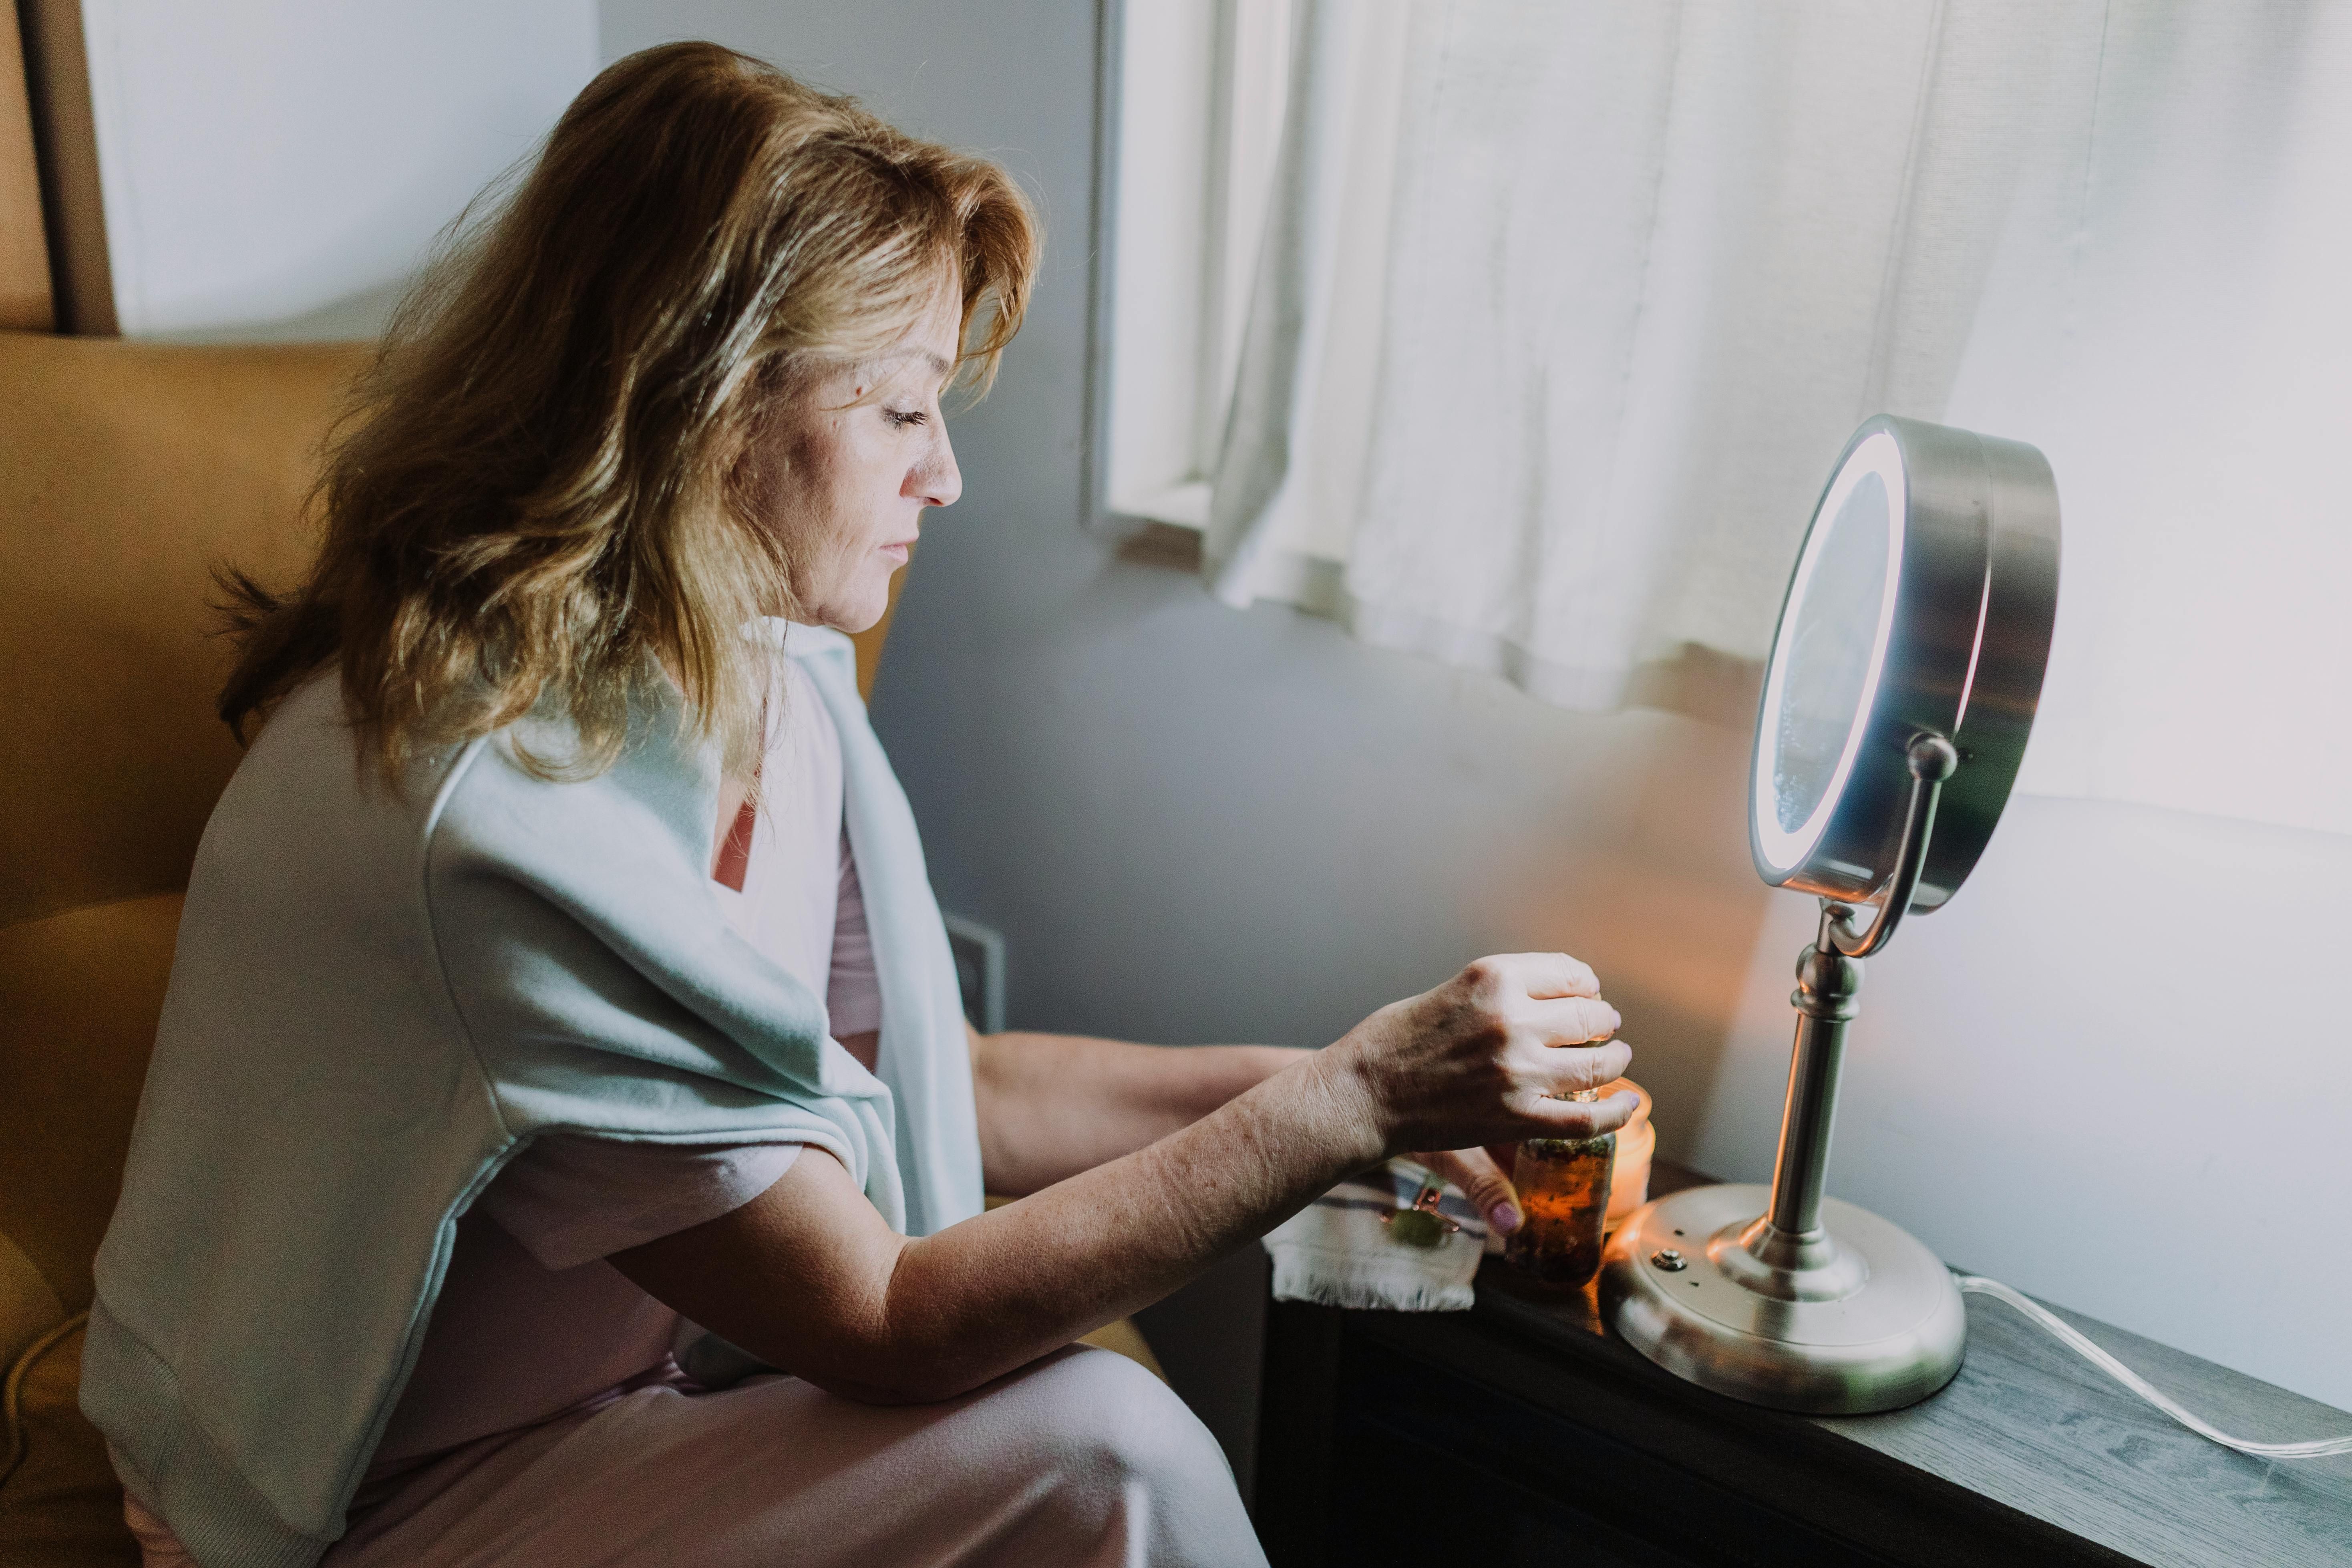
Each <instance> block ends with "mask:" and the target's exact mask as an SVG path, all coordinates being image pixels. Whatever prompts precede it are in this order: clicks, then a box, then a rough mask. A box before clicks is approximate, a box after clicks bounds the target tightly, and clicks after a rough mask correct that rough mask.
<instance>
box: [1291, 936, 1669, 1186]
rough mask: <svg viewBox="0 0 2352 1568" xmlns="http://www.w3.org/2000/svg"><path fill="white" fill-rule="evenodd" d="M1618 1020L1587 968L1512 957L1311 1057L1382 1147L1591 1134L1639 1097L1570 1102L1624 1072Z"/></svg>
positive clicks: (1393, 1149) (1473, 970)
mask: <svg viewBox="0 0 2352 1568" xmlns="http://www.w3.org/2000/svg"><path fill="white" fill-rule="evenodd" d="M1619 1022H1620V1020H1619V1018H1618V1016H1617V1010H1616V1009H1615V1008H1614V1007H1612V1006H1611V1005H1609V1004H1608V1003H1606V1002H1604V1001H1602V1000H1601V985H1600V982H1599V981H1598V980H1596V979H1595V978H1594V977H1593V973H1592V971H1591V969H1589V968H1587V967H1586V966H1585V965H1584V964H1582V963H1578V962H1577V961H1576V960H1575V959H1573V958H1570V957H1569V956H1568V955H1567V954H1566V953H1561V952H1526V953H1507V954H1504V955H1501V956H1497V957H1491V958H1482V959H1479V960H1478V961H1477V962H1476V963H1473V964H1471V965H1470V966H1469V967H1468V968H1466V969H1465V970H1463V971H1462V973H1459V974H1457V975H1455V976H1454V978H1453V979H1451V980H1449V981H1447V982H1446V983H1445V984H1443V985H1440V986H1438V987H1437V988H1436V989H1435V990H1433V991H1426V992H1423V994H1421V995H1419V996H1413V997H1408V998H1407V999H1406V1000H1404V1001H1402V1002H1396V1003H1391V1005H1388V1006H1386V1007H1383V1008H1381V1010H1380V1011H1379V1012H1377V1013H1375V1014H1373V1015H1372V1016H1370V1017H1369V1018H1367V1019H1365V1020H1364V1021H1363V1022H1362V1023H1360V1024H1359V1025H1357V1026H1355V1027H1354V1028H1353V1029H1350V1030H1349V1032H1348V1034H1347V1036H1346V1037H1344V1038H1342V1039H1341V1040H1340V1041H1339V1043H1338V1044H1337V1045H1335V1046H1333V1047H1331V1048H1330V1049H1328V1050H1327V1051H1324V1052H1322V1053H1320V1055H1319V1056H1318V1058H1317V1060H1316V1064H1315V1065H1316V1067H1317V1068H1318V1069H1319V1070H1322V1071H1324V1072H1326V1073H1328V1074H1330V1075H1331V1076H1332V1077H1334V1078H1335V1079H1339V1081H1340V1082H1341V1083H1343V1084H1344V1085H1345V1086H1346V1087H1347V1088H1348V1089H1350V1090H1351V1091H1352V1092H1353V1093H1355V1094H1356V1095H1358V1096H1360V1100H1361V1102H1362V1104H1363V1107H1364V1111H1365V1114H1367V1115H1368V1116H1369V1117H1370V1119H1371V1121H1372V1124H1373V1127H1374V1129H1375V1130H1376V1131H1377V1134H1378V1139H1379V1142H1380V1146H1381V1152H1382V1154H1384V1155H1387V1154H1396V1153H1400V1152H1404V1151H1407V1150H1412V1149H1439V1150H1454V1151H1460V1150H1465V1149H1468V1148H1470V1147H1472V1146H1474V1145H1480V1144H1491V1143H1508V1142H1517V1141H1518V1140H1520V1139H1523V1138H1590V1137H1592V1136H1594V1135H1596V1134H1598V1133H1601V1132H1609V1131H1615V1130H1616V1129H1617V1128H1619V1127H1622V1126H1623V1125H1624V1124H1625V1121H1626V1120H1627V1119H1628V1118H1629V1117H1631V1116H1632V1115H1633V1110H1634V1109H1635V1107H1636V1106H1637V1105H1638V1104H1639V1100H1637V1099H1636V1097H1635V1096H1633V1094H1631V1093H1618V1094H1613V1095H1612V1096H1610V1097H1609V1098H1608V1099H1607V1100H1592V1101H1576V1100H1568V1099H1567V1098H1566V1097H1567V1096H1568V1095H1569V1094H1570V1093H1573V1092H1575V1091H1577V1090H1580V1089H1598V1088H1600V1087H1601V1085H1603V1084H1605V1083H1608V1082H1610V1081H1611V1080H1612V1079H1618V1078H1622V1077H1623V1076H1624V1072H1625V1068H1626V1065H1627V1064H1628V1063H1629V1062H1631V1061H1632V1059H1633V1052H1632V1051H1630V1050H1629V1049H1627V1048H1626V1047H1625V1046H1623V1045H1622V1044H1621V1043H1618V1042H1615V1041H1612V1040H1610V1039H1609V1037H1610V1036H1611V1035H1612V1034H1613V1033H1614V1032H1615V1031H1616V1028H1617V1026H1618V1024H1619ZM1488 1163H1490V1164H1491V1163H1492V1161H1491V1157H1490V1159H1489V1162H1488ZM1448 1174H1449V1175H1450V1174H1452V1173H1451V1172H1448ZM1495 1174H1496V1176H1499V1175H1500V1171H1499V1169H1497V1170H1496V1173H1495ZM1486 1206H1491V1205H1486Z"/></svg>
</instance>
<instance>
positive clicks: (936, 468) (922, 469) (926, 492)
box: [904, 427, 963, 506]
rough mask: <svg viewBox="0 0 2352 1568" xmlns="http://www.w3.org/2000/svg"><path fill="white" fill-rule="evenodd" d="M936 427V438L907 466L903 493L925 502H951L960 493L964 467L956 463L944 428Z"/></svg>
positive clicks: (946, 503) (953, 501) (948, 503)
mask: <svg viewBox="0 0 2352 1568" xmlns="http://www.w3.org/2000/svg"><path fill="white" fill-rule="evenodd" d="M937 428H939V431H940V435H939V440H938V442H937V443H936V444H935V445H934V446H933V447H931V449H930V450H929V452H928V453H926V454H925V455H924V457H923V460H922V461H921V462H919V463H917V464H916V465H915V466H914V467H913V468H910V469H908V473H907V488H906V489H905V491H904V493H905V494H906V495H907V496H908V497H909V498H911V499H913V500H919V501H920V502H922V503H923V504H924V505H925V506H953V505H955V503H956V498H957V497H958V496H961V494H963V470H962V469H961V468H957V467H956V460H955V447H953V446H951V445H950V443H949V441H948V433H947V431H946V429H945V428H944V427H937Z"/></svg>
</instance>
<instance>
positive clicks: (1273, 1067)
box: [972, 1033, 1307, 1197]
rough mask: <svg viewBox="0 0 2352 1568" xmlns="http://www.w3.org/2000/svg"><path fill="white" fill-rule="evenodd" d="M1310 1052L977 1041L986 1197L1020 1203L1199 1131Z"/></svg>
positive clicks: (1080, 1040)
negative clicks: (1200, 1124)
mask: <svg viewBox="0 0 2352 1568" xmlns="http://www.w3.org/2000/svg"><path fill="white" fill-rule="evenodd" d="M1306 1054H1307V1053H1305V1052H1302V1051H1298V1050H1295V1049H1292V1048H1290V1047H1283V1046H1181V1047H1176V1046H1137V1045H1129V1044H1127V1043H1125V1042H1123V1041H1118V1040H1101V1039H1092V1038H1088V1037H1083V1036H1077V1035H1037V1034H1026V1033H1007V1034H1002V1035H988V1036H978V1037H974V1038H973V1040H972V1083H973V1092H974V1095H975V1097H976V1098H977V1100H978V1101H979V1107H978V1109H979V1112H980V1139H981V1144H980V1147H981V1164H982V1172H983V1173H984V1175H985V1178H986V1180H987V1183H988V1190H989V1191H990V1192H992V1193H1001V1194H1005V1195H1007V1196H1013V1197H1018V1196H1021V1195H1023V1194H1029V1193H1036V1192H1042V1191H1044V1190H1045V1188H1047V1187H1050V1186H1052V1185H1053V1184H1055V1183H1056V1182H1059V1181H1063V1180H1066V1178H1068V1177H1071V1176H1074V1175H1076V1174H1077V1173H1079V1172H1081V1171H1087V1170H1091V1169H1093V1168H1094V1167H1095V1166H1097V1165H1100V1164H1104V1163H1108V1162H1109V1161H1112V1160H1117V1159H1119V1158H1120V1157H1122V1156H1124V1155H1127V1154H1131V1153H1133V1152H1135V1151H1137V1150H1139V1149H1141V1148H1143V1147H1144V1146H1145V1145H1147V1144H1149V1143H1151V1142H1155V1141H1156V1140H1159V1139H1161V1138H1164V1137H1166V1136H1168V1135H1169V1134H1170V1133H1171V1132H1174V1131H1178V1130H1180V1129H1181V1128H1185V1127H1189V1126H1191V1125H1192V1123H1193V1122H1195V1121H1199V1120H1200V1119H1201V1118H1202V1117H1203V1116H1206V1115H1208V1114H1209V1113H1210V1112H1212V1111H1213V1110H1217V1109H1218V1108H1219V1107H1220V1106H1223V1104H1225V1103H1226V1102H1227V1101H1228V1100H1232V1099H1234V1097H1235V1096H1236V1095H1239V1094H1242V1093H1244V1092H1245V1091H1247V1090H1249V1089H1254V1088H1255V1087H1256V1086H1257V1085H1258V1084H1259V1083H1261V1082H1263V1081H1265V1079H1267V1078H1269V1077H1271V1076H1273V1075H1274V1074H1275V1073H1277V1072H1279V1071H1281V1070H1282V1069H1283V1068H1286V1067H1288V1066H1290V1065H1291V1064H1292V1063H1294V1062H1296V1061H1297V1060H1299V1059H1300V1058H1302V1057H1303V1056H1305V1055H1306Z"/></svg>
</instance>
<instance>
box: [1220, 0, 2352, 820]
mask: <svg viewBox="0 0 2352 1568" xmlns="http://www.w3.org/2000/svg"><path fill="white" fill-rule="evenodd" d="M2347 79H2352V5H2347V4H2344V3H2343V0H2202V3H2200V4H2194V5H2175V4H2158V3H2155V0H2137V3H2133V0H2117V3H2115V4H2100V3H2098V0H1941V3H1937V0H1912V3H1908V4H1903V3H1896V0H1788V3H1785V4H1780V5H1769V6H1767V5H1749V4H1744V3H1733V0H1687V3H1685V4H1683V5H1664V4H1661V5H1622V4H1613V3H1607V0H1596V3H1569V4H1563V3H1561V0H1375V3H1370V4H1366V3H1362V0H1300V4H1299V6H1298V14H1297V33H1296V36H1295V39H1294V44H1293V73H1292V79H1291V85H1290V89H1289V101H1288V106H1287V109H1286V127H1285V140H1284V146H1283V152H1282V157H1281V164H1280V168H1279V171H1278V173H1277V174H1276V191H1275V195H1274V201H1273V206H1272V208H1271V210H1270V213H1269V217H1268V226H1267V238H1266V242H1265V251H1264V254H1263V257H1262V260H1261V265H1260V268H1259V272H1258V276H1257V281H1256V286H1255V293H1254V295H1253V300H1252V311H1251V317H1250V322H1249V327H1248V330H1247V333H1246V336H1245V341H1244V349H1243V358H1242V367H1241V375H1240V384H1239V385H1238V387H1237V389H1236V392H1235V395H1234V406H1233V411H1232V416H1231V418H1230V421H1229V425H1228V428H1227V434H1226V439H1225V443H1224V446H1223V453H1222V457H1221V459H1220V462H1219V465H1218V468H1217V472H1216V476H1215V486H1214V489H1213V500H1212V505H1211V521H1210V528H1209V531H1208V535H1207V539H1206V548H1205V551H1204V559H1205V562H1206V569H1207V572H1208V574H1209V576H1210V579H1211V581H1212V583H1213V585H1214V587H1215V589H1216V591H1217V592H1218V593H1219V594H1220V595H1222V596H1223V597H1224V598H1226V599H1227V600H1228V601H1230V602H1233V603H1235V604H1246V603H1248V602H1250V601H1252V600H1254V599H1258V598H1276V599H1286V600H1289V601H1291V602H1294V603H1299V604H1302V605H1306V606H1307V607H1308V608H1312V609H1317V610H1320V611H1323V612H1326V613H1329V614H1333V615H1337V616H1341V617H1342V618H1344V619H1345V620H1346V621H1347V622H1348V623H1349V625H1351V626H1353V628H1354V629H1355V631H1356V633H1357V635H1358V636H1360V637H1363V638H1364V639H1365V640H1367V641H1370V642H1373V643H1377V644H1380V645H1382V646H1386V647H1400V648H1409V649H1413V650H1418V651H1421V652H1423V653H1426V654H1429V655H1432V656H1434V657H1436V658H1442V659H1444V660H1447V661H1449V662H1451V663H1454V664H1458V665H1463V666H1467V667H1472V668H1482V669H1487V670H1491V671H1494V672H1496V673H1498V674H1501V675H1503V676H1505V677H1507V678H1508V679H1512V680H1514V681H1517V683H1519V684H1520V685H1522V686H1524V687H1526V688H1527V689H1529V690H1530V691H1532V692H1534V693H1536V694H1538V696H1541V697H1544V698H1547V699H1549V700H1553V701H1556V702H1559V703H1562V704H1566V705H1569V706H1572V707H1579V708H1592V709H1604V708H1610V707H1614V706H1618V705H1621V704H1623V703H1627V702H1644V701H1646V702H1663V703H1665V704H1667V705H1671V706H1680V707H1685V708H1691V709H1695V710H1702V711H1714V712H1717V713H1719V714H1720V715H1721V716H1723V717H1725V718H1727V719H1730V720H1734V721H1744V715H1743V714H1742V712H1741V703H1742V700H1743V694H1744V692H1745V690H1746V689H1748V688H1747V685H1746V683H1747V681H1748V679H1752V664H1749V663H1747V662H1746V661H1752V660H1754V659H1757V658H1760V656H1761V655H1762V654H1763V652H1764V651H1765V647H1766V645H1767V643H1768V642H1769V637H1770V633H1771V626H1772V620H1773V616H1774V615H1775V613H1776V612H1777V610H1778V608H1779V604H1780V592H1781V589H1782V586H1783V584H1785V582H1786V577H1787V572H1788V567H1789V563H1790V559H1791V558H1792V556H1793V555H1794V552H1795V548H1796V544H1797V541H1798V537H1799V535H1800V533H1801V531H1802V529H1803V527H1804V523H1805V521H1806V518H1807V516H1808V514H1809V512H1810V510H1811V504H1812V502H1813V500H1814V499H1815V497H1816V496H1817V495H1818V493H1819V489H1820V487H1821V485H1822V481H1823V479H1825V478H1826V477H1827V471H1828V468H1829V465H1830V463H1831V461H1832V458H1834V457H1835V456H1836V453H1837V451H1838V448H1839V447H1840V445H1841V444H1842V443H1843V440H1844V438H1845V437H1846V435H1847V434H1848V433H1849V432H1850V431H1851V430H1852V428H1853V426H1854V425H1856V424H1857V423H1859V422H1860V420H1861V419H1862V418H1864V416H1868V415H1870V414H1874V413H1877V412H1881V411H1886V412H1892V413H1896V414H1905V415H1910V416H1916V417H1920V418H1926V419H1935V420H1941V421H1944V422H1948V423H1951V424H1957V425H1961V426H1968V427H1970V428H1975V429H1980V430H1984V431H1986V432H1988V433H1990V434H1994V435H2000V436H2006V437H2015V438H2018V439H2022V440H2027V441H2031V442H2033V443H2034V444H2035V445H2037V446H2039V447H2042V449H2043V450H2044V451H2045V452H2046V453H2048V455H2049V456H2050V458H2051V461H2052V463H2053V467H2054V468H2055V470H2056V472H2057V475H2058V481H2059V489H2060V494H2061V499H2062V502H2063V507H2064V510H2065V529H2066V542H2065V550H2066V554H2065V562H2064V568H2063V571H2064V580H2063V591H2062V604H2061V609H2060V619H2059V635H2058V643H2057V647H2056V650H2055V652H2054V654H2053V664H2052V668H2051V674H2050V678H2049V682H2048V687H2047V690H2046V695H2045V703H2044V709H2043V713H2042V720H2041V721H2040V723H2039V725H2038V727H2037V733H2036V737H2035V742H2034V746H2033V750H2032V754H2031V755H2030V756H2029V759H2028V763H2027V773H2026V775H2025V777H2024V778H2023V780H2022V781H2021V787H2023V788H2027V789H2032V790H2040V791H2042V792H2043V793H2050V794H2062V795H2091V796H2097V797H2101V798H2108V799H2119V800H2133V801H2140V802H2145V803H2148V804H2155V805H2168V806H2175V807H2179V808H2184V809H2189V810H2196V811H2204V812H2213V813H2220V814H2222V815H2228V816H2240V817H2247V818H2252V819H2254V820H2259V821H2266V822H2273V823H2279V824H2284V825H2287V826H2301V827H2310V828H2319V829H2326V830H2330V831H2336V832H2352V784H2347V782H2346V781H2347V778H2352V740H2347V734H2352V700H2347V697H2346V695H2345V690H2346V681H2347V678H2352V613H2347V609H2346V605H2347V598H2352V500H2347V496H2352V491H2347V488H2346V486H2345V484H2344V482H2343V480H2342V479H2341V478H2340V477H2339V476H2340V475H2341V474H2342V473H2343V471H2344V469H2345V463H2344V460H2343V458H2341V456H2340V455H2339V454H2340V453H2341V452H2342V451H2343V450H2344V449H2345V448H2346V447H2347V446H2352V284H2347V282H2346V281H2345V279H2347V277H2352V200H2347V193H2352V93H2347V92H2345V91H2343V90H2342V89H2341V84H2342V83H2343V82H2344V81H2346V80H2347Z"/></svg>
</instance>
